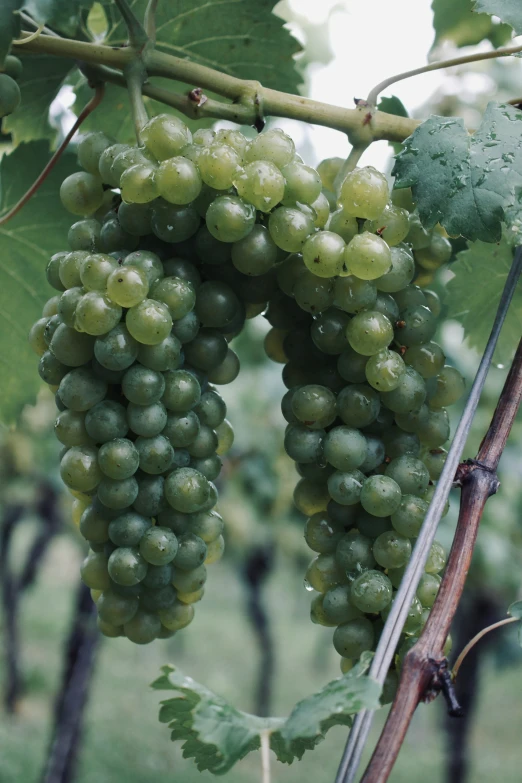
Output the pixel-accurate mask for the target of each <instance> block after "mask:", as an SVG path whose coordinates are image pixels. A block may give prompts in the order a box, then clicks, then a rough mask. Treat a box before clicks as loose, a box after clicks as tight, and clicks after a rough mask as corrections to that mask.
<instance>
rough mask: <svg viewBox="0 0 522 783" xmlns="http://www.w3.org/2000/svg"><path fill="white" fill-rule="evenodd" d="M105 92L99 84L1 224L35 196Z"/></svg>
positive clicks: (3, 216) (102, 85)
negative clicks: (60, 141)
mask: <svg viewBox="0 0 522 783" xmlns="http://www.w3.org/2000/svg"><path fill="white" fill-rule="evenodd" d="M104 93H105V85H104V84H98V85H97V86H96V88H95V93H94V95H93V97H92V98H91V100H90V101H89V103H88V104H87V105H86V106H85V107H84V109H83V111H82V112H81V114H79V115H78V118H77V119H76V122H75V123H74V125H73V126H72V128H71V130H70V131H69V133H68V134H67V136H66V137H65V138H64V140H63V141H62V143H61V144H60V146H59V147H58V149H57V150H56V152H55V153H54V154H53V156H52V158H51V160H50V161H49V163H48V164H47V166H46V167H45V168H44V169H43V171H42V173H41V174H40V175H39V176H38V177H37V179H35V181H34V182H33V184H32V185H31V187H30V188H29V190H27V191H26V192H25V193H24V195H23V196H22V198H21V199H20V200H19V201H18V202H17V203H16V204H15V205H14V207H12V209H10V210H9V212H6V214H5V215H2V217H1V218H0V226H3V225H4V224H5V223H7V221H8V220H11V218H13V217H14V216H15V215H17V214H18V212H20V210H21V209H22V207H24V206H25V205H26V204H27V202H28V201H29V199H30V198H32V196H34V194H35V193H36V191H37V190H38V188H39V187H40V185H42V184H43V183H44V182H45V180H46V179H47V177H48V176H49V174H50V173H51V171H52V170H53V169H54V167H55V166H56V164H57V163H58V161H59V160H60V158H61V157H62V155H63V153H64V152H65V150H66V149H67V147H68V145H69V142H70V141H71V139H72V137H73V136H74V134H75V133H76V131H77V130H78V128H79V127H80V125H81V124H82V122H83V121H84V120H85V119H86V118H87V117H88V116H89V114H91V112H93V111H94V109H96V107H97V106H99V104H100V103H101V101H102V98H103V96H104Z"/></svg>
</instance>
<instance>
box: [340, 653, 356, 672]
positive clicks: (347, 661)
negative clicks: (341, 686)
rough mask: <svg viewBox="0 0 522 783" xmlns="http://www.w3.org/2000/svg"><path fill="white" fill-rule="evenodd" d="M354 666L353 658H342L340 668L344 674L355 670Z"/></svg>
mask: <svg viewBox="0 0 522 783" xmlns="http://www.w3.org/2000/svg"><path fill="white" fill-rule="evenodd" d="M353 666H354V661H353V659H352V658H343V657H342V656H341V660H340V661H339V668H340V669H341V673H342V674H347V673H348V672H349V671H351V670H352V669H353Z"/></svg>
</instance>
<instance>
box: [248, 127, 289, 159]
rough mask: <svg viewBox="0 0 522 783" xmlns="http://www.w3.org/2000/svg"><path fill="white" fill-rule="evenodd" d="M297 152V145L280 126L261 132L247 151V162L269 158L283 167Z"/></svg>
mask: <svg viewBox="0 0 522 783" xmlns="http://www.w3.org/2000/svg"><path fill="white" fill-rule="evenodd" d="M294 154H295V145H294V142H293V141H292V139H291V138H290V136H287V134H286V133H284V132H283V131H282V130H281V129H280V128H272V129H271V130H268V131H265V132H264V133H260V134H259V136H256V138H255V139H254V140H253V141H252V143H251V144H250V146H249V147H248V148H247V150H246V151H245V162H246V163H251V162H252V161H254V160H263V161H265V160H267V161H271V162H272V163H274V164H275V165H276V166H277V167H278V168H279V169H282V168H283V167H284V166H286V165H287V163H290V161H291V160H292V158H293V157H294Z"/></svg>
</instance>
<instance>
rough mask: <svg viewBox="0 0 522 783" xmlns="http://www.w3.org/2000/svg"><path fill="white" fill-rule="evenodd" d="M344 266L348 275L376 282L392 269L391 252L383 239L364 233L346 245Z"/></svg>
mask: <svg viewBox="0 0 522 783" xmlns="http://www.w3.org/2000/svg"><path fill="white" fill-rule="evenodd" d="M343 265H344V266H343V269H344V271H345V272H346V274H347V275H355V276H356V277H358V278H359V279H360V280H375V279H376V278H380V277H382V275H384V274H386V272H388V270H389V269H390V267H391V251H390V248H389V247H388V245H387V244H386V242H385V241H384V240H383V239H381V238H380V237H378V236H375V234H370V233H368V231H364V232H363V233H362V234H357V235H356V236H354V237H353V239H351V240H350V242H349V244H347V245H346V247H345V250H344V253H343Z"/></svg>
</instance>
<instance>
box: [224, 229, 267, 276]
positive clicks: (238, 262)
mask: <svg viewBox="0 0 522 783" xmlns="http://www.w3.org/2000/svg"><path fill="white" fill-rule="evenodd" d="M277 256H278V250H277V246H276V244H275V243H274V241H273V239H272V238H271V236H270V234H269V232H268V229H267V228H266V227H265V226H261V225H259V224H256V225H255V226H254V227H253V229H252V231H251V232H250V233H249V234H248V236H246V237H245V238H244V239H241V240H239V242H234V244H233V245H232V263H233V264H234V266H235V268H236V269H238V270H239V271H240V272H243V274H245V275H252V276H256V277H257V276H258V275H263V274H265V273H266V272H268V271H269V270H270V269H272V267H273V266H274V264H275V262H276V261H277Z"/></svg>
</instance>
